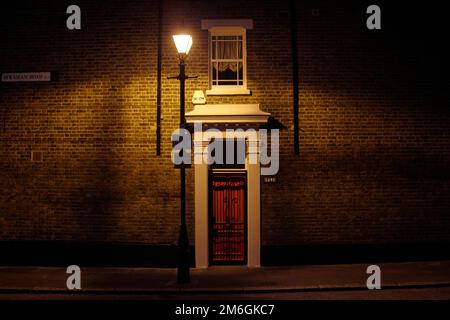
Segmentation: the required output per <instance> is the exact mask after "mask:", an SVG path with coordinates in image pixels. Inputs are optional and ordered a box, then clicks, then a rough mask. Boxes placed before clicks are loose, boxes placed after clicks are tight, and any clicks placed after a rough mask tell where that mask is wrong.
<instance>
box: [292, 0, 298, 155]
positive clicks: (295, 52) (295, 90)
mask: <svg viewBox="0 0 450 320" xmlns="http://www.w3.org/2000/svg"><path fill="white" fill-rule="evenodd" d="M290 11H291V48H292V86H293V88H292V91H293V96H294V100H293V104H294V105H293V113H294V153H295V154H296V155H298V154H300V142H299V126H298V112H299V92H298V86H299V79H298V47H297V11H296V7H295V0H290Z"/></svg>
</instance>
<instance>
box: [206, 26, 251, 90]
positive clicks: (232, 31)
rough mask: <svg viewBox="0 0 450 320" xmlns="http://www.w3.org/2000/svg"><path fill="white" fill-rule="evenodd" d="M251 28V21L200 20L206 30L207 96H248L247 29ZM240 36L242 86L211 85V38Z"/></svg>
mask: <svg viewBox="0 0 450 320" xmlns="http://www.w3.org/2000/svg"><path fill="white" fill-rule="evenodd" d="M252 28H253V21H252V20H202V29H208V76H209V90H206V94H207V95H249V94H251V92H250V90H248V89H247V29H252ZM231 35H232V36H242V85H235V86H231V85H213V84H212V54H211V50H212V37H213V36H231Z"/></svg>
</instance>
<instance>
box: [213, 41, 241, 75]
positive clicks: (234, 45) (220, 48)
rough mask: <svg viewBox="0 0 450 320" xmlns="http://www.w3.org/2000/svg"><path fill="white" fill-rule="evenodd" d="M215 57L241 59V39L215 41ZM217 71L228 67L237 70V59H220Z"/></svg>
mask: <svg viewBox="0 0 450 320" xmlns="http://www.w3.org/2000/svg"><path fill="white" fill-rule="evenodd" d="M217 59H218V60H228V59H233V60H238V59H242V42H241V41H217ZM218 69H219V71H221V72H222V71H225V70H227V69H230V70H231V71H233V72H237V69H238V63H237V61H223V62H222V61H221V62H220V63H219V66H218Z"/></svg>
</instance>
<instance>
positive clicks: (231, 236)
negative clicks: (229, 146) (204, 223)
mask: <svg viewBox="0 0 450 320" xmlns="http://www.w3.org/2000/svg"><path fill="white" fill-rule="evenodd" d="M208 202H209V219H208V220H209V228H208V229H209V246H208V247H209V264H210V265H230V264H233V265H234V264H236V265H245V264H247V174H246V171H245V170H218V169H216V170H211V171H210V177H209V201H208Z"/></svg>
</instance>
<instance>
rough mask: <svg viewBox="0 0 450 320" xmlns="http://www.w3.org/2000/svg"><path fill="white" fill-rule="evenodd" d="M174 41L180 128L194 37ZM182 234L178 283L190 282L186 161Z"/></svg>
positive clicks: (182, 183) (182, 178)
mask: <svg viewBox="0 0 450 320" xmlns="http://www.w3.org/2000/svg"><path fill="white" fill-rule="evenodd" d="M173 41H174V42H175V46H176V47H177V51H178V58H179V60H180V61H179V65H180V73H179V74H178V76H176V77H171V78H175V79H178V80H179V81H180V129H184V127H185V117H184V100H185V96H184V83H185V81H186V79H189V78H191V77H189V76H186V73H185V71H186V63H185V59H186V57H187V55H188V53H189V50H190V49H191V46H192V37H191V36H190V35H187V34H180V35H174V36H173ZM180 188H181V191H180V201H181V203H180V234H179V237H178V268H177V283H178V284H183V283H189V282H190V274H189V239H188V234H187V226H186V172H185V165H184V163H182V164H181V166H180Z"/></svg>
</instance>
